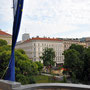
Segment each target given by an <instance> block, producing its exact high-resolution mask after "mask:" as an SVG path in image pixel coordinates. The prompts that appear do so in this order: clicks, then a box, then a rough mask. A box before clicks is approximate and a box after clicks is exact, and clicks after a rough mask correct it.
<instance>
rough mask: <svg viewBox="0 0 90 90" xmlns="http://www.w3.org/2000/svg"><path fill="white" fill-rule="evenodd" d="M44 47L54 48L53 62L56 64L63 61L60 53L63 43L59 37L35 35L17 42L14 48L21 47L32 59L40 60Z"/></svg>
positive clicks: (62, 49)
mask: <svg viewBox="0 0 90 90" xmlns="http://www.w3.org/2000/svg"><path fill="white" fill-rule="evenodd" d="M46 47H48V48H53V49H54V51H55V55H56V57H55V62H56V63H57V64H62V63H64V56H63V55H62V53H63V51H64V44H63V42H62V41H61V40H59V39H56V38H40V37H36V38H31V39H28V40H26V41H22V42H21V43H17V45H16V49H20V48H21V49H23V50H24V51H25V52H26V54H27V55H28V57H29V58H30V59H32V60H33V61H41V60H40V56H41V55H42V52H43V49H45V48H46Z"/></svg>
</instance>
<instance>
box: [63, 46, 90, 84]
mask: <svg viewBox="0 0 90 90" xmlns="http://www.w3.org/2000/svg"><path fill="white" fill-rule="evenodd" d="M64 56H65V59H64V68H66V69H68V71H67V72H68V73H69V75H70V76H71V78H72V82H74V83H78V82H82V83H85V84H89V83H90V82H89V81H90V48H84V47H83V46H81V45H71V47H70V48H69V49H68V50H66V51H64Z"/></svg>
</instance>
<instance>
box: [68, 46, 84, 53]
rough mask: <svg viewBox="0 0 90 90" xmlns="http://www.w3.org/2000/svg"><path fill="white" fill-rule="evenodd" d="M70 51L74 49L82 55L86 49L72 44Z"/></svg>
mask: <svg viewBox="0 0 90 90" xmlns="http://www.w3.org/2000/svg"><path fill="white" fill-rule="evenodd" d="M69 49H74V50H76V51H78V52H79V53H80V54H82V53H83V51H84V47H83V46H82V45H76V44H72V45H71V46H70V48H69Z"/></svg>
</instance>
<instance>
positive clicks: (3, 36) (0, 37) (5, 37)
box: [0, 35, 12, 45]
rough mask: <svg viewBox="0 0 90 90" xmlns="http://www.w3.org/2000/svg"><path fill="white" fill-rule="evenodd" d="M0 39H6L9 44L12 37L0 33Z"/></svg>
mask: <svg viewBox="0 0 90 90" xmlns="http://www.w3.org/2000/svg"><path fill="white" fill-rule="evenodd" d="M0 39H3V40H6V41H7V43H8V44H9V45H11V43H12V37H11V36H7V35H0Z"/></svg>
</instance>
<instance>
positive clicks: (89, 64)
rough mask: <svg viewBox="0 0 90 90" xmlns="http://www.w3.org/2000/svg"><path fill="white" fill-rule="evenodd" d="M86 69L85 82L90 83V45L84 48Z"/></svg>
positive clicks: (84, 73)
mask: <svg viewBox="0 0 90 90" xmlns="http://www.w3.org/2000/svg"><path fill="white" fill-rule="evenodd" d="M83 60H84V69H83V74H82V76H83V82H84V83H86V84H90V47H89V48H87V49H85V50H84V53H83Z"/></svg>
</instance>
